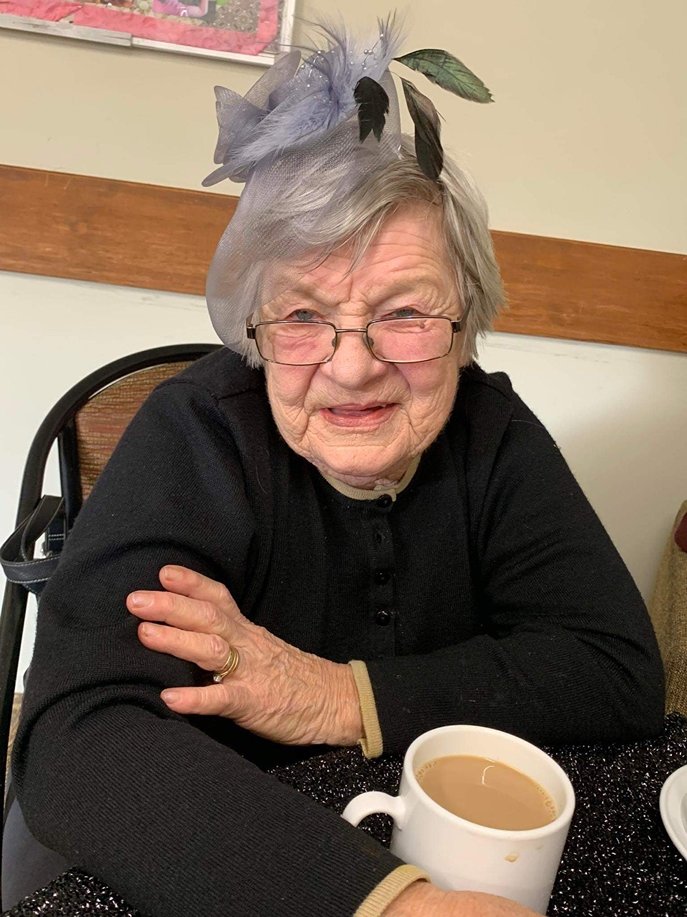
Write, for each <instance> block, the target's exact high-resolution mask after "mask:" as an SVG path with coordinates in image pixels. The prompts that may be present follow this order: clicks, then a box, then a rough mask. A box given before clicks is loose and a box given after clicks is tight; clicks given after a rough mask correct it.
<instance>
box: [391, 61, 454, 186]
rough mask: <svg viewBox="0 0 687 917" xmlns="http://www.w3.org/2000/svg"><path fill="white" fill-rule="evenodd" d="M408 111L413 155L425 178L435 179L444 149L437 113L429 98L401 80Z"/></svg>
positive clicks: (441, 164) (442, 161) (436, 178)
mask: <svg viewBox="0 0 687 917" xmlns="http://www.w3.org/2000/svg"><path fill="white" fill-rule="evenodd" d="M401 82H402V83H403V92H404V94H405V97H406V103H407V105H408V111H409V112H410V117H411V118H412V119H413V124H414V125H415V156H416V157H417V162H418V165H419V166H420V168H421V169H422V171H423V172H424V173H425V175H426V176H427V178H431V179H432V181H437V180H438V178H439V176H440V175H441V170H442V169H443V167H444V149H443V147H442V145H441V140H440V133H441V125H440V123H439V113H438V112H437V110H436V108H435V107H434V103H433V102H432V100H431V99H428V98H427V96H426V95H423V94H422V93H421V92H420V91H419V89H416V88H415V86H413V84H412V83H409V82H408V81H407V80H403V79H402V80H401Z"/></svg>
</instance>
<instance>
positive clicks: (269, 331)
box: [255, 322, 336, 366]
mask: <svg viewBox="0 0 687 917" xmlns="http://www.w3.org/2000/svg"><path fill="white" fill-rule="evenodd" d="M335 338H336V334H335V332H334V329H333V328H332V326H331V325H328V324H325V323H323V322H274V323H269V322H267V323H266V324H262V325H256V328H255V340H256V343H257V345H258V350H259V351H260V353H261V355H262V358H263V359H264V360H270V361H271V362H273V363H287V364H291V365H292V366H306V365H307V364H309V363H323V362H324V361H325V360H328V359H329V358H330V357H331V355H332V354H333V353H334V340H335Z"/></svg>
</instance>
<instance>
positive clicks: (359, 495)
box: [320, 455, 420, 500]
mask: <svg viewBox="0 0 687 917" xmlns="http://www.w3.org/2000/svg"><path fill="white" fill-rule="evenodd" d="M419 464H420V456H419V455H418V456H416V457H415V458H414V459H413V461H412V462H411V463H410V466H409V467H408V470H407V471H406V473H405V474H404V475H403V477H402V478H401V480H400V481H398V482H397V483H396V484H375V486H374V488H373V489H372V490H363V488H362V487H351V485H350V484H344V482H343V481H338V480H337V479H336V478H332V477H330V476H329V475H328V474H324V472H320V473H321V474H322V477H323V478H324V479H325V481H326V482H327V483H328V484H331V486H332V487H333V488H334V490H338V491H339V493H340V494H343V495H344V497H349V498H350V499H351V500H376V499H377V497H379V496H380V494H389V495H390V497H391V499H392V500H395V499H396V497H397V496H398V495H399V494H400V493H401V491H402V490H405V489H406V487H407V486H408V485H409V484H410V482H411V481H412V480H413V476H414V474H415V472H416V471H417V466H418V465H419Z"/></svg>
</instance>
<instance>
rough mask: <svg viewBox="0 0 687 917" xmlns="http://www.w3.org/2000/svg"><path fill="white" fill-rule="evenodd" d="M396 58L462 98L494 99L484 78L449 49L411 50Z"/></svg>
mask: <svg viewBox="0 0 687 917" xmlns="http://www.w3.org/2000/svg"><path fill="white" fill-rule="evenodd" d="M394 60H397V61H398V62H399V64H405V65H406V67H410V68H411V70H417V71H418V72H419V73H424V75H425V76H426V77H427V78H428V79H430V80H431V81H432V82H433V83H436V84H437V85H438V86H441V87H442V89H448V91H449V92H453V93H455V94H456V95H457V96H460V97H461V98H462V99H468V100H469V101H470V102H493V101H494V100H493V99H492V96H491V93H490V92H489V90H488V89H487V87H486V86H485V85H484V83H483V82H482V80H481V79H480V78H479V77H478V76H475V74H474V73H473V72H472V70H468V68H467V67H466V66H465V64H463V63H461V61H459V60H458V58H457V57H454V56H453V55H452V54H449V53H448V51H441V50H439V49H438V48H423V49H422V50H420V51H411V52H410V54H404V55H403V56H402V57H396V58H394Z"/></svg>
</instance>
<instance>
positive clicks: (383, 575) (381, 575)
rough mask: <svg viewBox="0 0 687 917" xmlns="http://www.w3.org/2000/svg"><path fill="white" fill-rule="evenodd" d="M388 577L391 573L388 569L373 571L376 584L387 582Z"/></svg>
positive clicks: (382, 584) (380, 584) (389, 577)
mask: <svg viewBox="0 0 687 917" xmlns="http://www.w3.org/2000/svg"><path fill="white" fill-rule="evenodd" d="M390 579H391V574H390V573H389V571H388V570H377V572H376V573H375V583H377V585H378V586H384V585H386V583H388V582H389V580H390Z"/></svg>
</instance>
